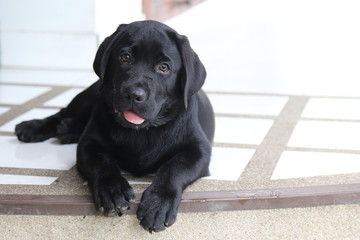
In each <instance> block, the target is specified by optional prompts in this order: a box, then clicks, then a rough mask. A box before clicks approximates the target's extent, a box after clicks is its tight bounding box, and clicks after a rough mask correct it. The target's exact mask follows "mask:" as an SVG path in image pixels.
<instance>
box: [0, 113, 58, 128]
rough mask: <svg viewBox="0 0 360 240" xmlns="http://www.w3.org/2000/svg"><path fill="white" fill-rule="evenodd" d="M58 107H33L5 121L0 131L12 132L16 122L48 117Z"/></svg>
mask: <svg viewBox="0 0 360 240" xmlns="http://www.w3.org/2000/svg"><path fill="white" fill-rule="evenodd" d="M58 111H59V109H40V108H34V109H32V110H30V111H28V112H26V113H24V114H22V115H20V116H18V117H17V118H14V119H13V120H11V121H9V122H7V123H5V124H4V125H2V126H0V131H5V132H14V130H15V126H16V124H18V123H20V122H22V121H28V120H32V119H42V118H45V117H48V116H50V115H53V114H55V113H56V112H58Z"/></svg>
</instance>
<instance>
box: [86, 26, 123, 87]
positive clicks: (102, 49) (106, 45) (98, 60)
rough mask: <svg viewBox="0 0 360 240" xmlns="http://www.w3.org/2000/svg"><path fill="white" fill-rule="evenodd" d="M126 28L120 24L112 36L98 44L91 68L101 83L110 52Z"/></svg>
mask: <svg viewBox="0 0 360 240" xmlns="http://www.w3.org/2000/svg"><path fill="white" fill-rule="evenodd" d="M126 26H127V24H121V25H120V26H119V27H118V28H117V29H116V31H115V32H114V33H113V34H111V35H110V36H109V37H107V38H105V40H104V41H103V42H102V43H101V44H100V46H99V49H98V51H97V52H96V56H95V60H94V63H93V68H94V71H95V73H96V75H98V77H99V78H100V81H101V82H103V81H104V78H105V73H106V67H107V65H108V62H109V58H110V53H111V50H112V49H113V47H114V46H115V45H116V43H117V42H118V41H119V40H120V38H121V36H122V35H123V32H124V29H125V27H126Z"/></svg>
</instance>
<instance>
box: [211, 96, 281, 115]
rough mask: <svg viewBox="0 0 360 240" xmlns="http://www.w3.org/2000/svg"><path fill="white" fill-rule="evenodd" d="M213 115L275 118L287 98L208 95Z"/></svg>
mask: <svg viewBox="0 0 360 240" xmlns="http://www.w3.org/2000/svg"><path fill="white" fill-rule="evenodd" d="M208 96H209V98H210V101H211V103H212V105H213V107H214V111H215V113H229V114H249V115H254V114H255V115H266V116H277V115H278V114H279V113H280V112H281V110H282V109H283V107H284V105H285V104H286V102H287V101H288V97H272V96H249V95H232V94H231V95H227V94H208Z"/></svg>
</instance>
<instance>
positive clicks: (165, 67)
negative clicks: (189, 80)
mask: <svg viewBox="0 0 360 240" xmlns="http://www.w3.org/2000/svg"><path fill="white" fill-rule="evenodd" d="M158 69H159V70H160V71H161V72H163V73H167V72H168V71H169V70H170V66H169V64H167V63H161V64H160V65H159V67H158Z"/></svg>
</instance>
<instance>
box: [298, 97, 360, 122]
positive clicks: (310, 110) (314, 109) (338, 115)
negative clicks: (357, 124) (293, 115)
mask: <svg viewBox="0 0 360 240" xmlns="http://www.w3.org/2000/svg"><path fill="white" fill-rule="evenodd" d="M302 117H305V118H324V119H347V120H360V99H341V98H340V99H337V98H311V99H310V100H309V102H308V104H307V105H306V107H305V109H304V111H303V113H302Z"/></svg>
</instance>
